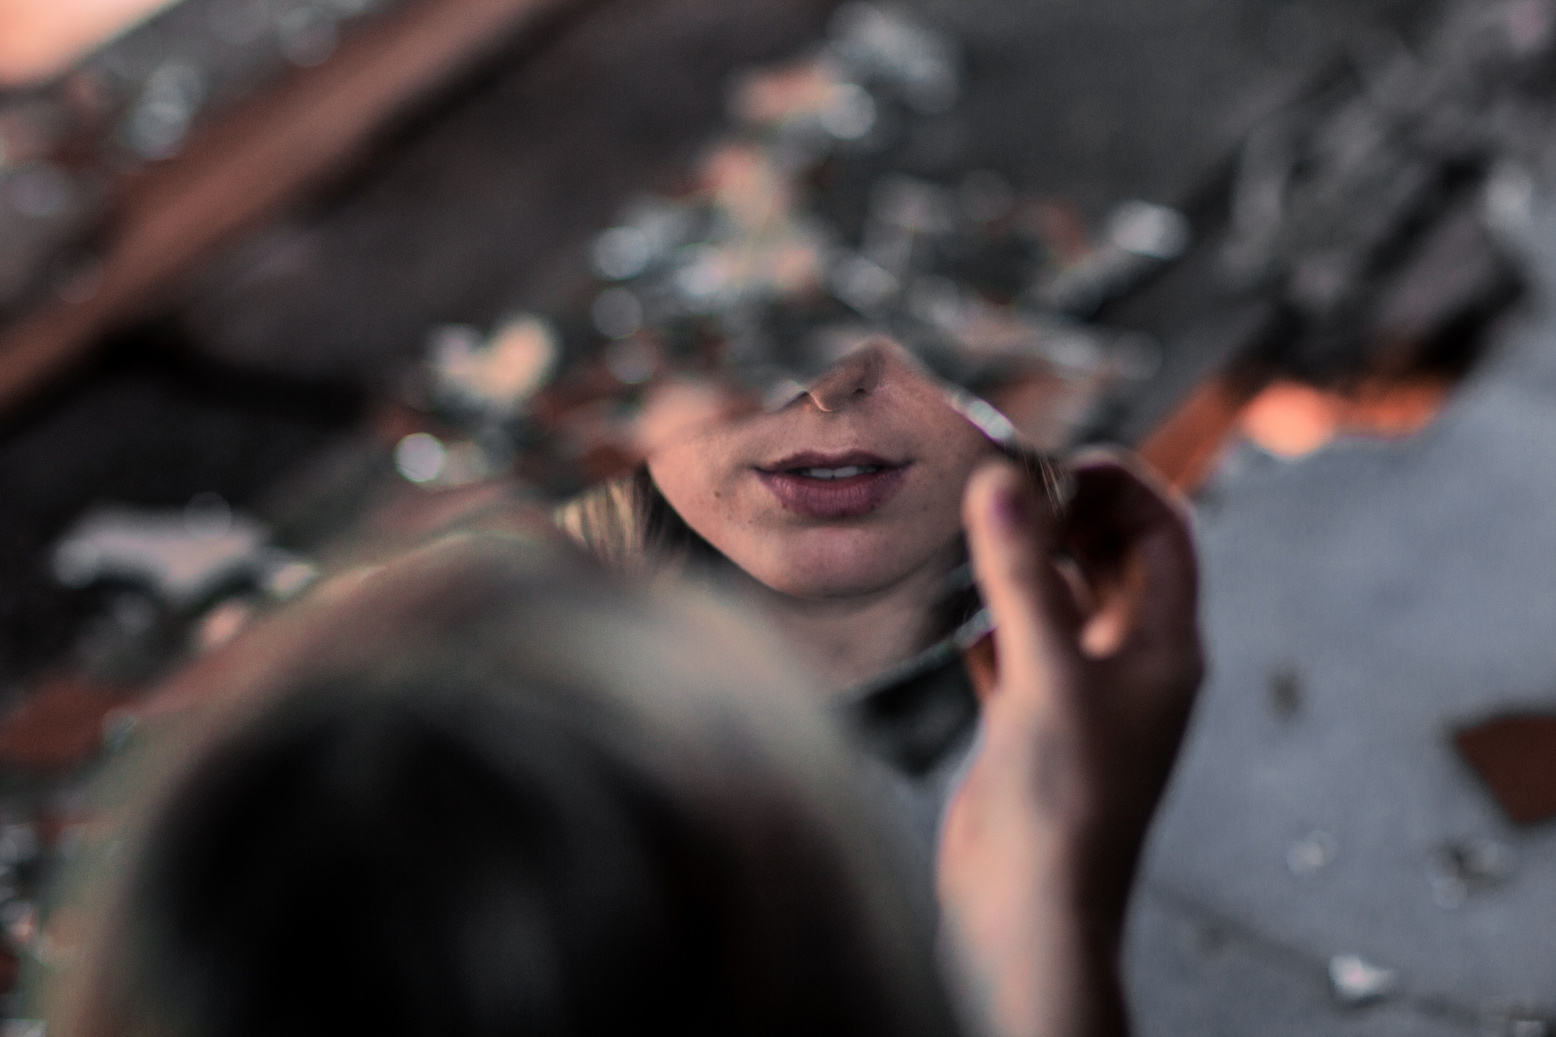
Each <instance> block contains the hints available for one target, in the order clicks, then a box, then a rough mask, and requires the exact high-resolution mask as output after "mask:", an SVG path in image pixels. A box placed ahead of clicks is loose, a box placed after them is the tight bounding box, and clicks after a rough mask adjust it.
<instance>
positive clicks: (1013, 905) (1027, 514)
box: [938, 455, 1204, 1037]
mask: <svg viewBox="0 0 1556 1037" xmlns="http://www.w3.org/2000/svg"><path fill="white" fill-rule="evenodd" d="M1074 471H1075V478H1076V493H1075V497H1074V500H1073V502H1072V503H1071V506H1070V508H1069V509H1068V511H1067V514H1066V516H1065V520H1064V523H1063V526H1062V528H1057V527H1056V526H1055V524H1054V522H1053V520H1052V519H1051V518H1050V517H1049V513H1048V509H1047V508H1046V506H1044V505H1043V503H1042V502H1041V501H1040V500H1039V499H1038V496H1037V494H1036V492H1035V490H1034V488H1033V487H1032V486H1031V485H1030V484H1029V483H1028V481H1027V480H1025V479H1024V478H1023V477H1022V476H1021V475H1020V474H1019V473H1018V471H1017V470H1016V469H1015V468H1014V466H1011V465H1009V464H998V465H991V466H989V467H987V468H985V469H983V470H981V471H979V472H978V473H977V474H976V475H975V476H974V477H973V479H972V480H971V481H970V482H969V484H968V488H967V492H966V496H965V499H964V509H963V519H964V522H965V525H966V528H967V537H968V544H969V548H970V550H971V553H972V559H973V567H974V571H975V572H976V574H977V578H978V583H979V587H980V588H981V590H982V592H983V596H984V599H985V601H986V603H987V604H988V607H989V610H990V612H991V613H992V615H993V618H994V621H995V624H996V629H995V633H994V635H993V637H992V638H991V639H990V640H989V641H986V642H984V643H983V644H982V645H981V646H980V647H979V649H978V650H977V651H975V652H974V653H973V654H972V657H971V658H970V659H969V665H970V668H971V669H972V671H973V674H974V678H975V681H976V683H977V684H978V685H979V689H980V694H981V696H982V698H983V734H982V742H981V745H980V746H979V749H978V752H977V755H976V756H975V758H974V760H973V763H972V765H971V767H970V769H969V771H968V773H967V775H966V778H965V780H964V781H963V783H962V785H961V786H960V788H959V789H958V790H957V792H956V794H955V795H954V797H953V798H952V800H951V803H950V805H949V806H948V809H947V813H946V819H945V825H944V829H943V833H942V839H941V847H940V855H939V867H938V882H939V890H940V896H941V902H942V907H943V910H944V913H945V917H946V922H947V924H948V926H949V929H948V933H949V935H950V936H951V937H952V938H953V940H954V942H955V943H956V944H957V946H958V949H959V951H960V952H961V954H962V958H963V963H964V964H965V966H966V967H967V969H968V971H969V978H970V979H972V980H973V982H974V983H976V985H977V986H978V987H979V995H978V996H979V997H980V998H981V1000H982V1001H983V1003H984V1004H985V1005H986V1006H987V1009H988V1011H989V1013H990V1022H991V1023H992V1024H993V1026H994V1028H995V1031H996V1033H998V1034H999V1035H1000V1037H1038V1035H1060V1034H1064V1035H1070V1034H1104V1033H1122V1032H1124V1030H1125V1029H1126V1023H1125V1016H1124V1010H1123V1003H1122V997H1121V994H1120V991H1119V986H1118V970H1117V959H1118V950H1119V943H1120V939H1121V934H1122V928H1123V917H1124V908H1125V904H1126V901H1127V898H1128V893H1129V887H1130V884H1131V882H1132V880H1133V877H1134V872H1135V867H1136V863H1137V861H1138V859H1139V855H1140V849H1141V845H1142V843H1143V841H1144V838H1145V833H1146V829H1147V827H1148V825H1149V823H1150V819H1151V815H1152V813H1153V811H1154V810H1155V807H1156V804H1157V801H1158V800H1159V798H1160V796H1161V792H1162V789H1163V787H1164V785H1165V784H1166V781H1167V777H1168V774H1169V772H1170V770H1171V767H1172V763H1173V760H1174V759H1175V757H1176V754H1177V749H1178V744H1179V742H1180V740H1181V738H1182V735H1183V730H1184V726H1185V724H1186V722H1187V719H1188V715H1189V709H1190V706H1191V705H1192V702H1193V697H1194V692H1195V690H1196V689H1197V688H1198V686H1199V682H1200V679H1201V677H1202V675H1203V669H1204V666H1203V660H1202V655H1201V651H1200V645H1199V634H1198V627H1197V620H1196V615H1195V608H1196V601H1195V599H1196V582H1197V581H1196V568H1195V562H1194V552H1193V546H1192V542H1191V540H1190V537H1189V532H1188V523H1187V520H1186V518H1185V513H1184V510H1183V508H1182V507H1181V505H1179V504H1178V503H1177V502H1175V501H1173V500H1172V499H1171V497H1170V496H1169V493H1168V491H1166V490H1164V489H1162V488H1159V487H1158V486H1157V485H1156V484H1155V482H1154V480H1153V479H1152V477H1151V476H1149V475H1147V474H1144V473H1143V472H1142V471H1141V470H1140V469H1139V468H1138V467H1137V466H1136V462H1133V461H1131V460H1127V459H1125V458H1123V457H1120V456H1114V455H1108V456H1094V457H1092V458H1090V459H1084V460H1081V461H1080V462H1078V463H1077V464H1076V465H1075V466H1074Z"/></svg>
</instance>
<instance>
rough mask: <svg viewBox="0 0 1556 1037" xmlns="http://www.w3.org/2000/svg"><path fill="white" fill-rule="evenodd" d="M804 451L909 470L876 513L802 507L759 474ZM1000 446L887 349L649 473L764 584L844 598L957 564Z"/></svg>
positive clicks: (691, 445) (696, 438)
mask: <svg viewBox="0 0 1556 1037" xmlns="http://www.w3.org/2000/svg"><path fill="white" fill-rule="evenodd" d="M829 379H830V381H829ZM823 383H826V384H823ZM804 450H813V451H817V452H819V453H824V454H828V455H841V454H846V453H848V452H850V451H864V452H867V453H870V454H874V455H877V456H879V457H881V458H883V459H886V460H889V461H891V462H893V463H898V464H905V465H906V470H905V475H904V478H903V480H902V484H901V487H900V489H898V490H897V492H896V493H894V494H893V495H892V496H891V498H890V499H889V500H887V501H886V502H885V503H884V504H883V505H881V506H880V507H879V508H877V509H876V510H875V511H873V512H871V513H869V514H867V515H862V516H858V517H855V518H831V519H821V518H815V517H811V516H806V515H802V514H797V513H796V512H794V511H791V510H787V509H785V508H784V507H783V505H782V504H781V503H780V502H779V500H778V499H777V497H775V496H774V494H773V492H772V491H771V490H770V489H769V488H768V487H767V486H766V485H764V484H763V482H762V480H761V478H760V476H759V474H758V471H757V470H758V469H760V468H763V467H768V466H772V465H774V464H775V463H776V462H778V461H781V460H783V459H784V458H786V457H789V456H791V455H793V454H795V453H797V452H799V451H804ZM993 452H994V448H993V446H992V445H991V444H990V443H989V441H988V440H987V439H986V438H985V437H984V436H983V435H982V434H981V433H979V432H978V431H977V429H975V428H974V427H973V426H972V425H970V424H969V423H968V422H967V421H966V420H965V419H964V418H962V417H961V415H959V414H957V413H956V412H955V411H954V410H952V409H951V408H950V407H949V406H948V405H947V404H946V402H945V399H944V396H943V395H942V393H941V391H940V389H939V388H938V387H937V386H936V385H935V384H934V383H933V382H931V381H930V380H929V379H927V378H926V377H924V376H923V375H921V374H920V373H918V371H917V370H916V369H915V368H914V367H913V366H912V363H911V362H910V361H909V360H907V359H906V358H905V357H904V356H903V355H901V354H900V352H898V351H897V350H896V349H895V348H888V349H882V350H879V351H878V352H877V353H876V354H875V355H874V357H873V367H868V366H861V368H860V370H858V371H847V370H845V371H843V372H842V374H840V375H837V376H836V377H834V376H832V375H829V376H825V377H824V378H823V379H822V381H821V382H819V383H818V384H817V385H816V386H812V389H811V391H810V392H809V393H807V394H805V395H802V396H800V397H798V398H797V399H796V400H794V401H793V402H792V403H790V404H789V405H788V406H787V407H785V408H783V409H782V410H779V411H776V412H773V413H767V414H755V415H748V416H744V417H734V418H726V419H723V420H719V421H713V422H707V423H704V424H701V425H699V426H697V427H695V428H693V429H691V430H689V431H687V432H686V433H685V434H682V435H679V436H677V437H675V438H674V439H673V440H672V441H670V442H667V443H663V444H661V445H659V446H658V447H657V448H656V449H654V450H653V451H652V452H651V453H650V456H649V471H650V473H651V474H652V475H653V478H654V482H655V484H656V485H658V487H659V489H660V491H661V492H662V493H663V494H664V495H665V498H666V499H667V500H668V501H669V502H670V505H671V507H673V508H674V509H675V510H676V512H677V513H678V514H679V515H680V516H681V517H682V518H683V519H685V520H686V523H687V524H688V525H689V526H691V528H692V529H694V530H696V531H697V532H698V533H699V534H700V535H701V536H702V537H703V538H704V539H706V540H707V541H708V542H709V543H711V544H712V545H713V546H714V547H715V548H717V549H718V550H719V551H720V552H722V553H723V554H724V556H725V557H727V558H729V559H730V561H732V562H734V563H735V564H736V565H738V566H739V567H740V568H741V569H743V570H745V572H747V573H748V574H750V575H751V576H753V577H754V578H756V579H757V580H758V581H760V582H761V583H763V584H765V585H766V586H768V587H770V588H772V589H773V590H776V591H779V592H780V593H783V594H787V595H792V596H794V597H799V598H813V599H839V598H848V597H852V596H856V595H876V594H879V593H881V592H886V591H889V590H890V589H891V588H893V587H894V586H897V585H899V584H902V583H903V582H904V581H906V580H909V579H911V578H912V577H914V576H920V577H922V576H923V575H924V574H925V573H926V571H927V570H934V571H935V572H937V573H938V572H940V571H943V570H944V569H946V568H948V567H949V566H950V565H952V564H954V561H955V559H956V557H957V553H958V551H959V543H960V536H961V496H962V489H963V487H964V486H965V485H966V482H967V478H968V476H969V475H970V474H971V472H972V470H973V469H974V468H975V467H976V466H977V464H978V463H979V462H980V461H981V460H983V459H984V458H986V457H988V456H990V455H991V454H992V453H993Z"/></svg>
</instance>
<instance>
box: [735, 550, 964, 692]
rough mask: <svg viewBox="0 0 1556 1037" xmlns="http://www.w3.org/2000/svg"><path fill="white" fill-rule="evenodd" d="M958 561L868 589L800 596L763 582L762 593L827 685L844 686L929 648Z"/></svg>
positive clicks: (782, 627)
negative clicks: (848, 593)
mask: <svg viewBox="0 0 1556 1037" xmlns="http://www.w3.org/2000/svg"><path fill="white" fill-rule="evenodd" d="M954 565H955V558H952V557H949V556H948V557H947V558H946V559H944V560H937V564H934V565H928V566H925V567H924V568H923V569H922V570H919V571H916V572H914V573H912V574H911V575H909V576H907V577H905V578H904V579H902V580H900V581H899V582H897V583H895V584H893V585H892V586H890V587H887V588H885V589H883V590H878V591H874V592H871V593H868V594H858V595H851V596H847V597H833V598H796V597H792V596H790V595H787V594H780V593H778V592H776V591H773V590H771V589H769V588H767V587H761V586H759V594H758V596H759V598H760V600H761V601H762V602H763V604H764V605H765V606H766V607H767V610H768V612H769V614H770V615H771V617H772V620H773V622H774V624H775V625H776V626H777V627H778V629H779V631H780V632H781V633H782V634H783V635H784V636H785V637H786V638H787V639H788V640H789V642H790V643H791V644H793V645H794V646H795V648H796V649H797V650H798V651H799V652H800V653H801V655H803V656H804V657H805V659H806V661H807V662H808V663H809V664H810V666H811V668H812V669H813V670H814V671H815V672H816V674H817V675H818V676H819V677H820V678H821V680H822V682H823V683H824V684H825V685H826V687H827V688H828V689H829V690H831V691H844V690H847V689H848V688H852V687H855V686H857V685H859V684H861V683H863V682H864V681H867V680H869V679H871V678H872V677H876V676H878V675H879V674H881V673H883V672H885V671H886V670H888V669H890V668H891V667H893V666H895V665H897V664H898V663H901V662H903V661H904V660H907V659H910V658H912V657H913V656H914V655H917V654H918V653H919V652H921V651H923V650H924V649H925V648H927V647H929V642H930V640H931V639H932V637H933V636H934V632H935V624H934V622H933V617H934V612H935V609H936V607H937V606H938V604H939V602H940V600H941V598H942V597H943V595H944V590H945V578H946V575H947V573H949V572H950V570H951V569H952V568H953V566H954Z"/></svg>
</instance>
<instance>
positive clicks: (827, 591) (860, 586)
mask: <svg viewBox="0 0 1556 1037" xmlns="http://www.w3.org/2000/svg"><path fill="white" fill-rule="evenodd" d="M904 561H905V559H904V556H903V553H902V552H898V551H892V550H890V549H887V550H871V551H859V550H855V551H850V552H838V551H825V552H816V553H812V552H803V553H801V554H799V555H797V556H789V557H782V558H776V559H772V560H770V561H769V562H768V564H766V565H760V566H753V567H751V568H748V569H747V572H750V573H751V575H753V576H755V577H756V578H757V579H758V580H759V581H761V582H762V583H763V584H765V585H767V586H768V587H770V588H772V589H773V590H775V591H778V592H779V593H780V594H787V595H789V596H791V597H796V598H829V599H838V598H856V597H868V596H870V595H874V594H879V593H881V592H882V591H885V590H889V589H890V588H892V587H895V586H896V585H898V584H899V583H901V582H902V580H903V579H905V578H906V577H907V576H908V575H910V574H911V573H912V572H913V571H914V570H915V569H916V568H917V566H912V565H904Z"/></svg>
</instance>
